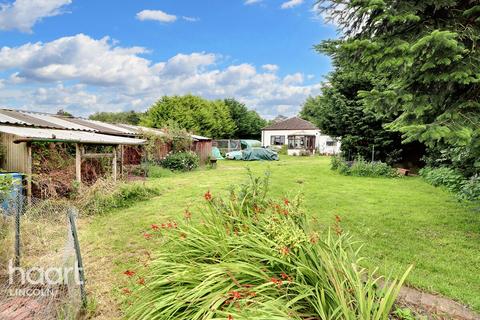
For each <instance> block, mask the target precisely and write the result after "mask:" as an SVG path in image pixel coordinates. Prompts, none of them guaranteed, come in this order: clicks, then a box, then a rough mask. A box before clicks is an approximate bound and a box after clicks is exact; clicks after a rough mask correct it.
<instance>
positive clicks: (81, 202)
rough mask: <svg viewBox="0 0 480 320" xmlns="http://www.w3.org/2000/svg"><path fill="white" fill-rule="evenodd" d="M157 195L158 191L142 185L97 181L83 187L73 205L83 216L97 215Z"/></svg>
mask: <svg viewBox="0 0 480 320" xmlns="http://www.w3.org/2000/svg"><path fill="white" fill-rule="evenodd" d="M158 194H159V191H158V189H156V188H152V187H147V186H146V185H145V184H143V183H124V182H114V181H112V180H102V179H99V180H97V182H95V184H94V185H92V186H91V187H84V188H83V189H82V190H81V192H80V194H79V195H78V196H77V198H76V199H75V200H74V203H75V204H76V206H77V207H78V208H79V210H80V211H81V213H82V214H84V215H99V214H104V213H106V212H108V211H110V210H113V209H119V208H124V207H128V206H130V205H132V204H134V203H135V202H137V201H143V200H147V199H150V198H153V197H155V196H157V195H158Z"/></svg>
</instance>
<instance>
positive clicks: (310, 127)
mask: <svg viewBox="0 0 480 320" xmlns="http://www.w3.org/2000/svg"><path fill="white" fill-rule="evenodd" d="M283 145H287V150H288V154H289V155H301V154H304V153H308V154H315V153H316V152H318V153H320V154H337V153H339V152H340V142H339V141H338V140H337V139H334V138H331V137H329V136H327V135H323V134H322V133H321V131H320V129H318V128H317V127H316V126H315V125H314V124H313V123H311V122H309V121H307V120H304V119H301V118H298V117H293V118H289V119H286V120H284V121H280V122H276V123H273V124H271V125H269V126H267V127H265V128H263V129H262V146H264V147H275V146H278V147H281V146H283Z"/></svg>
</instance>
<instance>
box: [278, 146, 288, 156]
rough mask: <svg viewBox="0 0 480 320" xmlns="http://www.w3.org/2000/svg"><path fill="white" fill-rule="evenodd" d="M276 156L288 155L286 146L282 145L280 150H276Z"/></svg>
mask: <svg viewBox="0 0 480 320" xmlns="http://www.w3.org/2000/svg"><path fill="white" fill-rule="evenodd" d="M278 154H279V155H284V156H286V155H287V154H288V146H287V145H286V144H284V145H282V146H281V147H280V150H278Z"/></svg>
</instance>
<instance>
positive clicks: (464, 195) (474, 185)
mask: <svg viewBox="0 0 480 320" xmlns="http://www.w3.org/2000/svg"><path fill="white" fill-rule="evenodd" d="M420 175H421V176H422V177H423V178H424V179H425V181H427V182H428V183H430V184H431V185H433V186H435V187H444V188H446V189H447V190H449V191H450V192H453V193H455V194H456V195H457V197H458V198H459V199H462V200H479V199H480V177H479V176H478V175H475V176H473V177H471V178H470V179H466V178H465V177H464V176H463V175H462V174H461V173H460V172H458V171H456V170H455V169H452V168H448V167H439V168H432V167H425V168H423V169H421V170H420Z"/></svg>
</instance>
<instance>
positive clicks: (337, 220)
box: [335, 215, 342, 223]
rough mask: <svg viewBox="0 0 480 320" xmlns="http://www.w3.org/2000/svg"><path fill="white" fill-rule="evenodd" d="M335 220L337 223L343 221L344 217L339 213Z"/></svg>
mask: <svg viewBox="0 0 480 320" xmlns="http://www.w3.org/2000/svg"><path fill="white" fill-rule="evenodd" d="M335 221H336V222H337V223H340V222H342V218H341V217H340V216H339V215H335Z"/></svg>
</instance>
